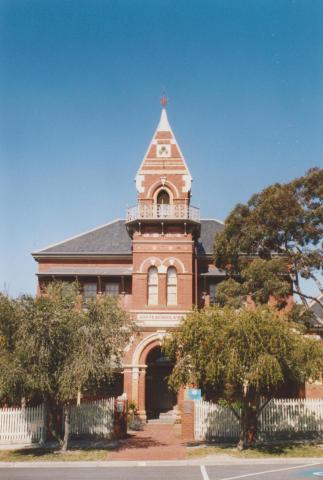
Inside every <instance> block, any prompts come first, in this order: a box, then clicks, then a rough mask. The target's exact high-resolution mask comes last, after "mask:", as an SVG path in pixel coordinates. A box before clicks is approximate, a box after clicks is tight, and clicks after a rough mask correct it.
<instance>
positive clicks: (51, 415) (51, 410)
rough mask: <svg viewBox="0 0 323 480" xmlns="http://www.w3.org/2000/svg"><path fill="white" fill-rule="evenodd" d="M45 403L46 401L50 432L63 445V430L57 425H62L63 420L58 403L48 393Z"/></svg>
mask: <svg viewBox="0 0 323 480" xmlns="http://www.w3.org/2000/svg"><path fill="white" fill-rule="evenodd" d="M44 403H45V406H46V411H47V415H48V419H47V422H48V423H47V426H48V429H49V432H50V434H51V436H52V437H53V438H54V439H55V440H56V441H57V442H58V444H59V445H60V447H61V446H62V445H63V440H62V436H61V432H60V431H59V430H60V429H59V428H57V427H58V425H61V424H62V422H61V417H60V414H59V409H58V405H57V403H56V402H55V401H54V400H53V399H51V398H50V397H49V396H47V395H46V396H45V397H44ZM59 420H60V422H59Z"/></svg>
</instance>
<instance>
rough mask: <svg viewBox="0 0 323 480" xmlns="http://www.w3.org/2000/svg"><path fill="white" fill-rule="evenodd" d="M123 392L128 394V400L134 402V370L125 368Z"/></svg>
mask: <svg viewBox="0 0 323 480" xmlns="http://www.w3.org/2000/svg"><path fill="white" fill-rule="evenodd" d="M123 392H124V393H126V394H127V399H128V400H130V401H131V400H134V399H133V398H132V369H131V368H125V369H124V371H123Z"/></svg>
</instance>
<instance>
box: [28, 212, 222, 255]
mask: <svg viewBox="0 0 323 480" xmlns="http://www.w3.org/2000/svg"><path fill="white" fill-rule="evenodd" d="M222 229H223V223H221V222H220V221H219V220H201V237H200V239H199V241H198V254H199V255H211V254H212V253H213V241H214V236H215V234H216V233H218V232H220V231H221V230H222ZM131 253H132V252H131V239H130V237H129V235H128V232H127V230H126V226H125V220H121V219H118V220H114V221H113V222H110V223H108V224H106V225H103V226H101V227H98V228H95V229H93V230H90V231H88V232H85V233H83V234H80V235H77V236H75V237H72V238H68V239H67V240H64V241H63V242H60V243H56V244H55V245H50V246H49V247H46V248H44V249H42V250H38V251H36V252H33V254H32V255H33V256H34V257H35V258H37V257H38V256H43V257H45V256H47V255H48V256H60V255H62V256H68V255H86V254H88V255H131Z"/></svg>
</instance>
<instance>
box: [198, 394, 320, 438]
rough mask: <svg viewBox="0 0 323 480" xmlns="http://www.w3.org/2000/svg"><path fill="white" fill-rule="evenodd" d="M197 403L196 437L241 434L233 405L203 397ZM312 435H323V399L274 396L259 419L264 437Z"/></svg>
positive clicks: (259, 431)
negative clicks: (231, 406) (228, 406)
mask: <svg viewBox="0 0 323 480" xmlns="http://www.w3.org/2000/svg"><path fill="white" fill-rule="evenodd" d="M194 404H195V417H194V418H195V420H194V433H195V439H196V440H210V439H212V438H219V439H220V438H222V439H228V440H229V439H236V438H238V437H239V432H240V426H239V421H238V419H237V418H236V416H235V415H234V414H233V412H232V411H231V410H230V409H229V408H227V407H221V406H220V405H217V404H215V403H212V402H204V401H202V400H201V401H198V402H194ZM311 435H312V436H313V435H314V436H315V435H317V436H319V435H323V399H314V400H312V399H304V400H303V399H272V400H271V401H270V402H269V403H268V404H267V405H266V406H265V407H264V409H263V410H262V412H261V414H260V417H259V419H258V438H259V439H261V440H265V439H269V438H284V437H288V438H293V437H307V436H311Z"/></svg>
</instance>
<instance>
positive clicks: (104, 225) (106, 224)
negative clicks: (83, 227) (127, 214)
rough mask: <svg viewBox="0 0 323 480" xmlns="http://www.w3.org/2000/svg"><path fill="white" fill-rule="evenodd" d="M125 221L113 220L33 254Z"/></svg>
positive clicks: (37, 251) (120, 219) (121, 219)
mask: <svg viewBox="0 0 323 480" xmlns="http://www.w3.org/2000/svg"><path fill="white" fill-rule="evenodd" d="M124 220H125V219H124V218H116V219H115V220H111V222H108V223H105V224H103V225H100V226H99V227H95V228H91V229H90V230H87V231H86V232H83V233H79V234H78V235H74V236H73V237H69V238H66V239H65V240H61V241H60V242H56V243H52V244H51V245H47V247H44V248H41V249H39V250H35V251H33V252H32V253H31V254H32V255H36V254H37V253H41V252H43V251H44V250H48V249H49V248H54V247H57V246H58V245H61V244H62V243H66V242H70V241H71V240H75V239H76V238H79V237H82V236H83V235H87V234H88V233H92V232H95V231H96V230H100V228H104V227H108V226H109V225H112V224H113V223H117V222H120V221H124Z"/></svg>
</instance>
